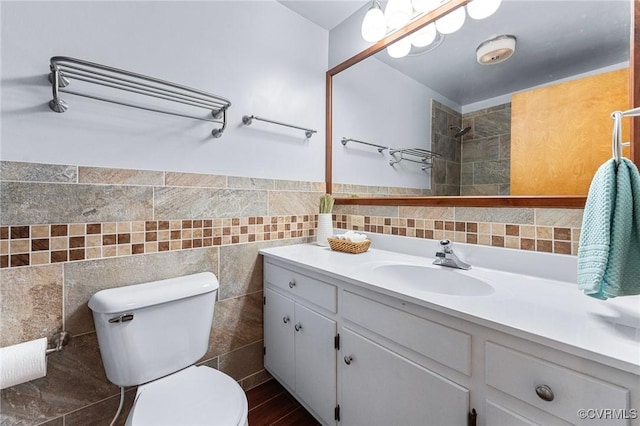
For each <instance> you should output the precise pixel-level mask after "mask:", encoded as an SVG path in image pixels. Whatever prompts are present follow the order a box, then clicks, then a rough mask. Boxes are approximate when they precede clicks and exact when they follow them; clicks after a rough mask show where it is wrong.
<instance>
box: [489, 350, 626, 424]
mask: <svg viewBox="0 0 640 426" xmlns="http://www.w3.org/2000/svg"><path fill="white" fill-rule="evenodd" d="M485 381H486V384H487V385H489V386H492V387H494V388H496V389H498V390H500V391H502V392H504V393H506V394H509V395H511V396H513V397H515V398H518V399H520V400H522V401H524V402H526V403H527V404H530V405H533V406H534V407H537V408H539V409H541V410H544V411H546V412H548V413H549V414H552V415H554V416H557V417H559V418H561V419H563V420H566V421H567V422H569V423H571V424H577V425H580V424H584V425H593V424H594V419H589V418H587V419H580V417H579V416H578V412H579V410H582V409H584V410H589V409H592V410H594V409H600V410H603V409H611V410H623V409H626V410H627V412H629V411H628V409H629V391H628V390H627V389H625V388H622V387H620V386H616V385H613V384H611V383H607V382H604V381H602V380H599V379H596V378H594V377H591V376H587V375H585V374H582V373H578V372H576V371H573V370H570V369H568V368H566V367H562V366H559V365H556V364H553V363H550V362H548V361H544V360H542V359H539V358H535V357H532V356H529V355H526V354H523V353H521V352H517V351H514V350H512V349H508V348H505V347H503V346H500V345H496V344H494V343H491V342H487V343H486V346H485ZM541 386H547V387H548V389H546V388H545V389H540V393H542V396H538V393H537V390H536V389H537V388H538V387H541ZM545 390H547V394H546V395H547V398H549V396H550V395H549V394H548V390H550V391H551V392H552V394H553V399H552V400H550V401H547V400H545V399H543V396H545V393H544V391H545ZM612 417H614V416H612ZM621 417H622V416H621ZM627 422H628V420H625V419H607V418H602V419H601V418H598V419H597V423H598V425H623V424H628V423H627Z"/></svg>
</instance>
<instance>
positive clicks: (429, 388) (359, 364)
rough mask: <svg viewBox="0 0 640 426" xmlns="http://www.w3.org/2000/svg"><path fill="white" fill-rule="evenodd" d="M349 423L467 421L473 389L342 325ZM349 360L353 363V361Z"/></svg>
mask: <svg viewBox="0 0 640 426" xmlns="http://www.w3.org/2000/svg"><path fill="white" fill-rule="evenodd" d="M341 334H342V355H343V356H345V357H351V360H350V361H349V360H341V362H340V369H341V370H340V371H341V379H340V380H341V383H342V399H341V401H340V414H341V420H342V424H343V425H369V426H372V425H381V426H383V425H384V426H388V425H439V426H446V425H456V426H459V425H464V424H466V422H467V413H468V411H469V391H468V390H467V389H465V388H463V387H461V386H459V385H457V384H456V383H453V382H452V381H450V380H447V379H445V378H444V377H442V376H440V375H438V374H435V373H433V372H432V371H429V370H427V369H425V368H424V367H422V366H420V365H418V364H415V363H414V362H412V361H410V360H408V359H406V358H404V357H401V356H400V355H398V354H396V353H394V352H391V351H390V350H388V349H386V348H384V347H382V346H380V345H378V344H377V343H375V342H373V341H372V340H369V339H367V338H365V337H363V336H361V335H359V334H357V333H355V332H353V331H351V330H348V329H346V328H343V329H342V333H341ZM347 361H348V364H347Z"/></svg>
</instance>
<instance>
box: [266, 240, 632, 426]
mask: <svg viewBox="0 0 640 426" xmlns="http://www.w3.org/2000/svg"><path fill="white" fill-rule="evenodd" d="M274 253H275V254H274ZM263 254H265V279H264V283H265V297H266V304H265V311H264V312H265V314H264V315H265V323H264V333H265V346H266V355H265V366H266V368H267V370H269V371H270V372H271V373H272V374H273V375H274V376H275V377H276V378H277V379H278V380H279V381H281V382H282V383H283V384H284V385H285V386H286V387H287V388H288V389H289V390H290V391H292V393H294V395H296V397H298V398H299V399H300V401H302V402H303V405H305V406H306V408H308V409H309V411H311V412H312V414H314V415H315V416H316V418H317V419H318V420H319V421H321V422H322V423H323V424H334V425H344V426H360V425H367V426H369V425H384V426H386V425H425V426H430V425H438V426H440V425H442V426H445V425H466V424H470V425H471V424H475V425H477V426H520V425H522V426H533V425H544V426H546V425H554V426H555V425H558V426H567V425H578V426H584V425H588V426H591V425H598V426H600V425H620V426H622V425H625V426H640V419H639V415H640V412H639V410H640V379H639V378H640V376H639V374H638V365H637V364H635V362H634V361H631V362H621V361H620V358H621V357H618V358H616V357H615V356H613V357H612V356H611V355H607V354H604V353H603V352H602V351H594V350H587V349H584V348H583V347H581V346H579V345H575V344H574V345H572V344H568V343H565V340H566V339H569V338H571V335H569V334H566V333H565V334H564V335H563V338H562V339H558V338H557V336H555V335H554V338H551V337H549V336H550V334H549V331H548V329H545V330H543V331H544V333H541V334H536V333H535V331H532V330H527V331H523V330H522V329H520V328H518V327H516V326H511V325H509V324H508V321H507V322H506V323H503V322H495V321H487V320H486V319H485V318H483V317H481V316H480V317H476V316H474V315H469V314H467V313H466V312H465V311H468V310H473V309H475V305H474V304H475V303H478V304H482V303H487V304H490V306H491V307H492V309H495V310H499V309H505V312H510V313H511V312H512V315H517V314H518V312H517V311H518V310H522V309H527V305H526V303H527V302H526V301H519V300H513V301H511V302H510V304H509V305H507V304H506V303H504V302H503V301H502V299H500V298H501V297H502V298H504V297H506V296H511V295H512V289H513V288H514V287H511V286H509V287H505V289H503V288H502V287H499V286H498V285H497V284H496V293H498V291H501V292H502V293H499V294H497V295H496V297H495V298H493V299H492V298H491V296H487V297H486V298H484V297H481V296H477V297H476V298H474V299H471V298H467V299H464V298H460V299H456V300H460V302H459V306H460V310H456V309H454V308H451V307H447V308H443V307H442V305H441V304H438V302H437V301H436V302H434V301H432V300H431V299H428V298H425V299H424V300H423V299H419V298H418V297H416V296H413V297H412V296H410V295H407V294H404V293H401V292H399V291H397V290H394V287H393V286H391V285H390V286H388V288H385V287H383V286H382V285H380V284H377V285H374V284H370V283H369V282H368V281H366V279H364V278H363V277H362V276H361V275H360V274H359V273H357V271H358V268H357V267H354V266H353V265H354V264H353V263H352V262H353V261H358V259H367V258H365V257H364V256H363V257H361V258H358V257H356V256H354V257H349V256H346V255H344V254H336V255H335V256H336V257H335V258H334V257H331V256H332V255H333V253H331V252H328V253H327V251H326V250H322V249H320V248H316V247H315V246H302V247H295V248H293V247H283V248H276V249H268V250H265V251H264V253H263ZM385 256H390V255H388V254H385ZM371 257H373V256H371ZM373 260H374V261H375V260H376V259H375V258H373ZM363 261H364V260H363ZM397 261H398V262H403V261H406V260H405V257H404V256H403V257H402V258H400V259H398V260H397ZM340 262H343V263H340ZM336 264H337V265H338V266H336ZM514 276H515V275H510V276H509V277H508V278H509V279H512V278H513V277H514ZM528 280H531V279H528ZM526 284H527V282H526V280H525V279H523V280H522V282H518V283H517V284H513V286H516V285H518V286H522V285H526ZM535 284H536V285H540V286H544V285H548V284H547V283H546V282H544V280H543V279H542V281H541V282H540V283H538V282H536V283H535ZM554 285H561V284H554ZM564 288H565V287H560V289H559V291H562V290H563V289H564ZM527 295H529V296H530V295H531V293H527ZM456 297H457V296H446V301H447V303H452V302H449V301H450V300H454V299H455V298H456ZM565 297H566V296H565ZM569 297H571V296H569ZM433 299H434V300H436V298H435V297H434V298H433ZM437 300H445V297H441V298H440V299H437ZM496 300H499V303H497V302H496ZM563 300H564V299H563ZM472 302H473V303H472ZM549 303H550V302H549ZM536 306H537V305H536ZM609 306H612V305H607V309H611V310H612V311H613V312H616V311H614V310H613V309H614V307H609ZM598 307H600V305H598ZM544 308H545V307H544V306H542V305H541V309H544ZM485 311H486V309H485ZM553 312H555V311H553ZM558 312H560V313H562V314H563V315H565V314H566V317H565V316H558V318H560V319H562V321H565V318H566V319H567V320H569V319H571V318H572V317H571V316H570V314H571V312H570V311H558ZM587 312H589V311H587ZM602 312H605V313H606V312H607V311H602ZM621 312H624V311H622V310H621ZM600 315H604V314H603V313H600ZM606 318H607V319H616V318H617V317H615V316H607V317H606ZM629 318H632V316H628V317H622V319H624V320H626V321H627V323H628V324H629V325H627V326H626V327H627V328H625V329H624V330H627V329H628V328H629V327H632V326H633V322H631V320H630V319H629ZM588 319H589V317H587V320H588ZM535 320H536V321H542V320H544V318H537V317H536V318H535ZM583 320H584V319H583ZM565 322H566V321H565ZM296 324H300V325H301V326H302V329H301V330H300V331H299V332H296V331H295V325H296ZM307 324H308V325H307ZM554 324H555V323H554ZM567 324H568V325H569V326H572V325H574V324H573V323H571V322H567ZM616 324H617V323H616ZM594 326H595V327H597V324H595V325H594ZM594 326H590V327H582V328H580V327H577V328H575V327H574V328H575V329H576V330H582V332H589V333H592V332H596V331H597V330H595V329H594V328H593V327H594ZM558 327H561V324H560V322H558ZM616 327H618V325H616ZM612 330H613V329H612ZM616 330H617V329H616ZM627 331H628V330H627ZM305 332H308V333H309V334H308V335H307V334H305ZM336 332H339V339H338V340H339V348H338V349H337V350H336V349H334V348H333V346H332V342H333V338H334V335H335V333H336ZM612 332H613V331H612ZM627 334H629V333H627ZM321 336H322V337H321ZM638 336H639V335H637V334H636V335H635V336H630V335H629V336H627V337H624V339H626V340H624V341H617V340H612V344H614V345H618V346H616V348H618V350H619V351H621V352H623V354H628V353H635V351H636V350H637V346H636V345H637V343H638V342H637V339H638ZM327 340H329V341H331V343H329V344H326V341H327ZM321 342H322V343H321ZM598 347H603V345H601V344H600V345H598ZM605 349H606V348H605ZM334 409H335V410H334ZM472 410H476V412H477V417H476V419H475V420H476V422H475V423H473V422H469V423H467V421H468V416H469V412H470V411H472ZM334 411H335V415H336V416H335V417H334Z"/></svg>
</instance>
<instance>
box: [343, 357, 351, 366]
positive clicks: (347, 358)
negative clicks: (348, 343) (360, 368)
mask: <svg viewBox="0 0 640 426" xmlns="http://www.w3.org/2000/svg"><path fill="white" fill-rule="evenodd" d="M351 361H353V357H352V356H351V355H348V356H345V357H344V363H345V364H347V365H351Z"/></svg>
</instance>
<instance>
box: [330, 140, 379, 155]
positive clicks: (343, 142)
mask: <svg viewBox="0 0 640 426" xmlns="http://www.w3.org/2000/svg"><path fill="white" fill-rule="evenodd" d="M340 142H342V145H344V146H347V142H355V143H361V144H363V145H369V146H373V147H375V148H377V149H378V152H380V153H381V152H382V151H384V150H385V149H389V147H388V146H383V145H377V144H375V143H370V142H364V141H359V140H357V139H351V138H344V137H343V138H342V140H341V141H340Z"/></svg>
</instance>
